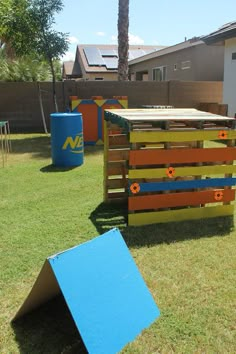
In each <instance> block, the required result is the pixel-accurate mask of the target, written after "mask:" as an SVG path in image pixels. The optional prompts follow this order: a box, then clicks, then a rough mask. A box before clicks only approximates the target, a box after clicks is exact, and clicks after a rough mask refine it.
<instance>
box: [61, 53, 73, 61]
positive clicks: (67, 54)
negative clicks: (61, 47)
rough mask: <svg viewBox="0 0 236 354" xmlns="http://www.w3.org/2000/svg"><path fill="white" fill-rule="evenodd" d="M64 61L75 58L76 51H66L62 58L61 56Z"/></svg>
mask: <svg viewBox="0 0 236 354" xmlns="http://www.w3.org/2000/svg"><path fill="white" fill-rule="evenodd" d="M61 60H62V61H69V60H73V61H74V60H75V52H70V51H69V52H66V53H65V54H64V55H63V56H62V58H61Z"/></svg>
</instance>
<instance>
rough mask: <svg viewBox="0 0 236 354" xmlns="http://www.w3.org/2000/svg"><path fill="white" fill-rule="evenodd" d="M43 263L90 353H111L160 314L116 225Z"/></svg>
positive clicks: (118, 349) (115, 351)
mask: <svg viewBox="0 0 236 354" xmlns="http://www.w3.org/2000/svg"><path fill="white" fill-rule="evenodd" d="M48 261H49V262H50V265H51V267H52V269H53V272H54V274H55V276H56V279H57V282H58V284H59V286H60V288H61V291H62V293H63V296H64V298H65V300H66V302H67V305H68V307H69V309H70V312H71V315H72V317H73V319H74V321H75V324H76V326H77V328H78V330H79V332H80V334H81V337H82V339H83V341H84V344H85V345H86V347H87V350H88V352H89V353H90V354H113V353H117V352H118V351H120V350H121V349H122V348H123V347H124V346H125V345H126V344H127V343H128V342H130V341H132V340H133V339H134V338H135V337H136V336H137V335H138V334H139V333H140V332H141V331H142V330H143V329H144V328H147V327H148V326H149V325H150V324H151V323H152V322H153V321H154V320H155V319H156V318H157V317H158V316H159V315H160V312H159V309H158V308H157V306H156V304H155V302H154V300H153V298H152V295H151V294H150V292H149V290H148V288H147V286H146V284H145V282H144V280H143V278H142V276H141V274H140V273H139V270H138V268H137V266H136V264H135V262H134V260H133V258H132V256H131V254H130V252H129V250H128V248H127V246H126V244H125V242H124V240H123V238H122V236H121V234H120V232H119V230H117V229H113V230H111V231H109V232H107V233H105V234H103V235H102V236H99V237H97V238H95V239H93V240H92V241H90V242H87V243H84V244H82V245H80V246H77V247H74V248H72V249H69V250H67V251H65V252H63V253H60V254H57V255H55V256H52V257H49V258H48Z"/></svg>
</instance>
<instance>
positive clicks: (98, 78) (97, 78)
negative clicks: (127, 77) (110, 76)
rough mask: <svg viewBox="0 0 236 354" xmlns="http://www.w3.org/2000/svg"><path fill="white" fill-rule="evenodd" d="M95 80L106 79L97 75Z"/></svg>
mask: <svg viewBox="0 0 236 354" xmlns="http://www.w3.org/2000/svg"><path fill="white" fill-rule="evenodd" d="M95 80H99V81H101V80H104V79H103V77H95Z"/></svg>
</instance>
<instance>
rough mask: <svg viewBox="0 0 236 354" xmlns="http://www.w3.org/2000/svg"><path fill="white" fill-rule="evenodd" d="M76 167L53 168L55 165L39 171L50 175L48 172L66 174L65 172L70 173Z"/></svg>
mask: <svg viewBox="0 0 236 354" xmlns="http://www.w3.org/2000/svg"><path fill="white" fill-rule="evenodd" d="M77 167H78V166H70V167H62V166H55V165H52V164H51V165H48V166H45V167H42V168H41V169H40V171H41V172H44V173H50V172H54V173H55V172H67V171H71V170H74V169H75V168H77Z"/></svg>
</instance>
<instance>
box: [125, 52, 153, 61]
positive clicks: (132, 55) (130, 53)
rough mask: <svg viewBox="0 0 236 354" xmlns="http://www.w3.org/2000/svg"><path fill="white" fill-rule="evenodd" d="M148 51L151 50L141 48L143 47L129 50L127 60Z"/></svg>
mask: <svg viewBox="0 0 236 354" xmlns="http://www.w3.org/2000/svg"><path fill="white" fill-rule="evenodd" d="M150 52H151V51H148V50H143V49H136V50H130V51H129V60H132V59H136V58H138V57H141V56H142V55H145V54H148V53H150Z"/></svg>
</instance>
